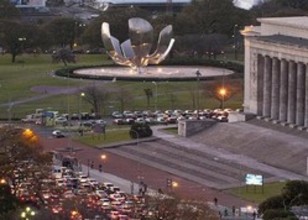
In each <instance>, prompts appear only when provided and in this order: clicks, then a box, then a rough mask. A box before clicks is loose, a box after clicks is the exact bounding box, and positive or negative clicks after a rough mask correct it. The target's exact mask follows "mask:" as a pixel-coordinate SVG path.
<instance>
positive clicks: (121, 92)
mask: <svg viewBox="0 0 308 220" xmlns="http://www.w3.org/2000/svg"><path fill="white" fill-rule="evenodd" d="M115 99H116V100H118V101H119V103H120V111H121V112H123V111H124V110H125V106H126V105H127V104H129V103H131V101H132V95H131V93H130V91H129V90H127V89H125V88H124V87H120V88H119V89H118V91H117V92H116V97H115Z"/></svg>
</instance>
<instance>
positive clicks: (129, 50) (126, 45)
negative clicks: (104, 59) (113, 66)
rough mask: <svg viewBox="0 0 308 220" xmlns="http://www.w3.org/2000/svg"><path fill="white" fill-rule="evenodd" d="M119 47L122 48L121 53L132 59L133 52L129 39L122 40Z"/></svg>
mask: <svg viewBox="0 0 308 220" xmlns="http://www.w3.org/2000/svg"><path fill="white" fill-rule="evenodd" d="M121 48H122V51H123V54H124V56H125V57H126V58H128V59H133V58H134V57H135V52H134V50H133V48H132V44H131V41H130V39H127V40H126V41H124V42H123V43H122V44H121Z"/></svg>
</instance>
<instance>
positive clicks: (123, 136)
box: [77, 128, 132, 147]
mask: <svg viewBox="0 0 308 220" xmlns="http://www.w3.org/2000/svg"><path fill="white" fill-rule="evenodd" d="M77 140H78V141H80V142H82V143H84V144H87V145H91V146H100V147H104V145H109V144H112V143H117V142H122V141H131V140H132V139H131V137H130V136H129V129H128V128H126V129H125V128H124V129H122V128H121V129H111V130H106V134H105V135H104V134H85V135H84V136H80V137H78V138H77Z"/></svg>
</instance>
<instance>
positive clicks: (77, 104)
mask: <svg viewBox="0 0 308 220" xmlns="http://www.w3.org/2000/svg"><path fill="white" fill-rule="evenodd" d="M104 63H110V60H108V59H107V58H106V55H100V54H99V55H77V63H76V64H69V66H85V65H100V64H104ZM63 67H64V66H63V64H61V63H58V64H54V63H52V62H51V55H50V54H41V55H26V54H25V55H21V56H18V57H17V62H16V63H15V64H12V63H11V57H10V55H7V54H6V55H2V56H0V85H1V86H0V91H1V92H0V119H5V118H8V117H9V114H10V115H11V116H12V117H13V118H14V117H16V118H23V117H24V116H25V115H26V114H31V113H33V112H34V110H35V109H36V108H45V109H46V108H47V109H52V110H58V111H60V113H66V112H67V111H68V110H70V112H71V113H78V111H79V109H81V111H90V109H91V105H90V104H88V103H87V102H85V101H84V100H83V101H80V99H79V94H71V95H57V96H53V97H49V98H46V99H41V100H36V101H31V102H27V103H23V104H13V105H11V108H10V109H9V107H8V106H1V104H4V103H14V102H16V101H18V100H22V99H25V98H29V97H32V96H38V95H41V94H38V93H35V92H33V91H31V88H33V87H34V86H41V85H44V86H57V87H63V88H68V87H82V86H86V85H93V81H90V80H79V79H69V80H67V79H66V78H61V77H52V76H51V75H50V74H49V73H50V72H51V71H53V70H56V69H59V68H63ZM209 83H211V82H208V81H204V82H203V81H202V82H201V85H200V93H199V97H200V99H199V106H200V108H217V107H218V106H219V102H218V101H217V100H215V99H214V98H212V97H211V96H210V94H209V92H208V91H206V88H207V85H208V84H209ZM95 85H96V86H99V87H100V86H101V87H105V88H107V89H109V90H110V91H115V90H118V89H119V88H123V89H125V91H126V92H125V101H124V103H123V104H124V109H127V110H144V109H151V110H154V109H155V98H156V94H155V85H154V84H153V83H152V82H121V81H117V82H115V83H111V82H102V81H96V82H95ZM196 87H197V86H196V82H167V81H166V82H158V83H157V92H158V94H157V109H161V110H166V109H183V110H185V109H196V107H197V106H196V105H197V100H196V99H197V98H196V97H197V94H196V93H197V90H196ZM146 88H151V89H152V91H153V97H152V98H151V99H150V102H149V103H147V99H146V96H145V92H144V89H146ZM242 102H243V101H242V90H240V91H239V92H237V93H236V94H235V95H234V96H232V98H231V99H230V100H228V101H226V102H225V107H230V108H234V109H235V108H240V107H241V106H242ZM115 110H120V101H119V97H118V96H117V95H116V94H115V93H114V92H113V93H111V94H110V96H109V99H108V102H107V103H106V104H105V106H104V107H103V114H106V115H108V114H110V113H111V112H112V111H115Z"/></svg>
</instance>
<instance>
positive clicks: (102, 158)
mask: <svg viewBox="0 0 308 220" xmlns="http://www.w3.org/2000/svg"><path fill="white" fill-rule="evenodd" d="M106 159H107V155H106V154H102V155H101V160H102V161H103V164H104V162H105V161H106ZM103 164H99V166H98V170H99V171H100V172H103Z"/></svg>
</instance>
